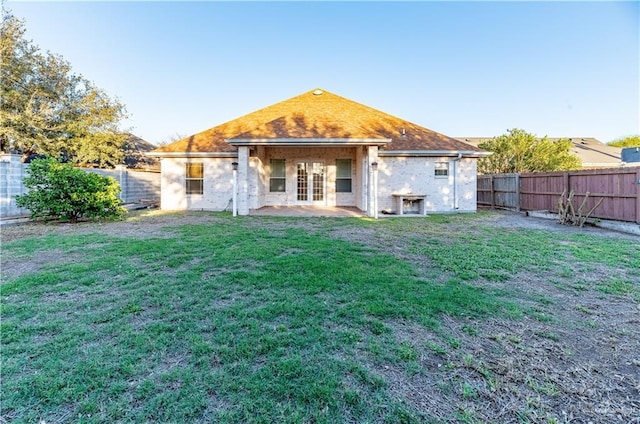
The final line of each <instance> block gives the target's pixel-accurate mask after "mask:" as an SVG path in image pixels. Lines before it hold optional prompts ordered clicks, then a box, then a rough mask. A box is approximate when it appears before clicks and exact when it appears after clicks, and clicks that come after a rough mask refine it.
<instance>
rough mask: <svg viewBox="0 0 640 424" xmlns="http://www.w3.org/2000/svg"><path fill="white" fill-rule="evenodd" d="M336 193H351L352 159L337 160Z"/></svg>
mask: <svg viewBox="0 0 640 424" xmlns="http://www.w3.org/2000/svg"><path fill="white" fill-rule="evenodd" d="M336 192H337V193H351V159H336Z"/></svg>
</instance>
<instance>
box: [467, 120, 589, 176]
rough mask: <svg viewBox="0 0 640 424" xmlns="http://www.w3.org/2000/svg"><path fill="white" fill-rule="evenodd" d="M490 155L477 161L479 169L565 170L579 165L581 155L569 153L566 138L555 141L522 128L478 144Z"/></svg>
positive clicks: (519, 170) (505, 171) (493, 172)
mask: <svg viewBox="0 0 640 424" xmlns="http://www.w3.org/2000/svg"><path fill="white" fill-rule="evenodd" d="M478 147H480V148H482V149H485V150H488V151H491V152H493V155H491V156H489V157H487V158H482V159H480V160H479V161H478V172H480V173H483V174H500V173H511V172H536V171H564V170H570V169H579V168H581V167H582V162H581V161H580V158H578V157H577V156H576V155H574V154H573V153H571V148H572V147H573V145H572V144H571V142H570V141H569V140H567V139H561V140H558V141H550V140H547V137H546V136H545V137H544V138H538V137H536V136H535V135H533V134H529V133H527V132H525V131H524V130H521V129H517V128H514V129H510V130H508V131H507V133H506V134H503V135H501V136H498V137H494V138H493V139H491V140H489V141H486V142H483V143H480V144H478Z"/></svg>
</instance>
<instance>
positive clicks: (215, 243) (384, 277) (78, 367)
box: [0, 213, 640, 423]
mask: <svg viewBox="0 0 640 424" xmlns="http://www.w3.org/2000/svg"><path fill="white" fill-rule="evenodd" d="M158 216H162V215H153V214H151V216H142V215H140V216H134V217H132V218H130V219H129V221H128V222H125V223H112V224H108V223H107V224H80V226H83V227H82V228H83V232H82V233H73V231H71V232H69V233H59V232H56V231H55V230H53V231H48V232H47V234H44V235H41V236H27V237H21V238H18V239H16V240H12V241H9V242H6V243H3V245H2V255H3V257H4V259H3V260H6V261H8V262H22V263H36V264H38V265H37V266H33V267H31V268H29V270H28V271H25V272H24V273H19V275H10V276H7V275H5V273H4V272H3V276H2V278H3V284H2V286H1V295H2V300H1V318H2V321H1V325H2V328H1V334H2V352H1V354H2V357H1V359H2V362H1V366H2V417H3V419H4V420H6V421H11V422H39V421H40V420H45V421H46V422H56V421H57V422H125V421H127V422H129V421H140V422H147V421H151V422H243V423H244V422H250V423H273V422H283V423H301V422H308V423H312V422H313V423H334V422H336V423H337V422H357V423H361V422H390V423H397V422H451V421H454V422H455V421H458V422H518V421H519V422H562V421H560V419H561V418H562V416H561V413H560V410H559V409H558V410H555V409H553V408H551V409H549V408H546V407H545V406H544V405H545V402H544V401H545V400H549V399H551V400H553V399H557V398H558V396H559V395H560V391H561V388H559V387H558V385H557V384H556V383H554V381H546V380H544V379H543V378H541V377H540V375H539V374H535V373H533V372H530V373H529V379H528V380H527V379H526V378H525V377H522V381H518V382H517V384H519V386H518V387H521V389H519V390H521V391H522V393H523V396H522V399H521V400H518V401H517V402H516V405H515V407H514V408H513V410H510V411H509V414H507V415H505V416H503V417H499V416H498V415H497V414H494V415H493V416H491V410H486V409H482V408H481V407H479V406H478V405H479V404H480V403H481V402H484V401H485V400H486V399H488V397H489V396H490V395H491V393H493V394H494V396H495V397H496V398H498V401H499V399H503V400H506V397H505V396H507V394H506V393H507V391H508V390H507V389H508V388H509V384H511V383H512V382H511V381H509V380H508V379H507V377H503V376H502V374H499V373H498V372H497V370H498V368H497V365H495V366H494V365H492V363H491V361H489V360H488V357H484V358H483V357H482V356H480V354H478V353H477V350H474V349H475V347H474V346H476V345H474V343H476V342H477V343H485V342H484V340H487V341H486V343H494V344H495V343H498V342H501V343H502V342H503V341H502V340H501V341H496V339H495V338H491V337H494V336H496V335H495V334H493V333H491V334H489V333H490V332H488V331H489V330H487V328H488V327H486V326H487V325H488V324H489V323H496V322H501V323H513V325H514V326H521V325H528V323H529V322H531V323H534V324H532V325H535V328H536V329H537V330H536V331H538V333H535V332H534V333H532V334H530V336H531V337H532V340H533V339H535V340H545V342H548V343H558V342H559V341H560V340H558V339H560V337H559V336H558V334H559V332H561V331H564V330H567V332H568V333H570V332H575V331H590V329H589V328H585V327H581V326H580V320H579V319H575V320H573V318H575V316H574V315H571V316H570V317H569V318H572V319H569V318H567V317H564V315H561V314H560V312H559V309H561V308H559V307H558V305H559V302H561V300H558V298H556V296H557V295H558V294H560V295H562V296H564V295H566V296H568V297H570V298H571V299H573V300H572V303H571V304H572V305H574V308H573V309H572V310H573V311H574V313H575V314H586V313H587V312H585V311H591V309H592V304H591V303H589V299H591V300H593V299H596V300H597V299H601V300H602V301H604V302H613V303H614V304H615V305H623V306H620V307H626V306H624V305H628V307H629V310H631V311H633V310H634V308H636V307H637V303H638V301H640V283H639V281H640V265H639V260H638V258H640V245H639V244H638V243H633V242H631V241H629V239H625V238H606V237H600V236H597V235H593V234H585V233H582V232H579V231H575V232H565V233H560V234H559V233H553V232H550V231H545V230H539V229H518V228H501V227H496V226H493V225H491V224H490V222H489V223H487V222H488V221H487V219H486V218H487V215H486V214H483V213H481V214H478V215H458V216H429V217H426V218H412V219H386V220H385V219H383V220H379V221H377V222H376V221H371V220H367V219H350V218H340V219H327V218H324V219H320V218H318V219H310V218H277V217H237V218H231V217H230V216H229V215H226V214H205V213H203V214H200V215H199V217H200V218H202V221H203V222H189V223H183V222H182V221H181V219H180V216H176V217H174V219H169V220H168V221H166V222H165V223H162V224H159V223H157V221H156V220H157V219H158ZM127 225H130V226H134V225H135V226H149V231H148V232H145V233H144V234H142V235H140V234H137V235H135V236H132V235H129V234H127V233H126V231H124V232H122V231H120V230H119V229H126V228H127V227H126V226H127ZM92 226H95V228H96V230H95V231H93V230H91V229H92V228H93V227H92ZM48 227H51V226H48ZM523 281H525V282H527V283H522V282H523ZM533 285H538V286H540V287H542V289H540V290H531V287H533ZM544 288H549V289H548V290H547V289H544ZM582 296H584V297H582ZM576 305H577V306H576ZM579 307H582V309H579ZM636 311H637V308H636ZM576 316H577V315H576ZM565 318H566V319H565ZM596 324H597V323H596ZM572 326H576V327H575V328H578V330H576V329H575V328H574V327H572ZM455 329H459V331H455ZM591 330H593V329H591ZM509 337H512V338H509ZM518 338H520V340H518ZM554 338H555V340H554ZM503 339H504V343H510V344H505V345H504V346H507V345H508V346H511V345H513V346H516V345H518V346H525V345H527V343H528V342H529V340H528V339H527V337H525V336H522V335H519V336H518V335H513V334H512V335H509V334H506V333H505V334H504V335H503ZM492 346H494V345H492ZM495 346H503V345H497V344H496V345H495ZM518 346H516V347H514V349H515V348H517V347H518ZM532 346H533V345H532ZM496 349H498V350H499V348H496ZM505 349H506V348H505ZM503 350H504V349H503ZM501 352H502V351H501ZM501 352H498V351H496V352H494V353H493V354H494V355H500V354H501ZM502 353H504V352H502ZM496 357H498V356H496ZM639 365H640V364H639ZM633 370H636V369H635V368H633ZM463 371H464V372H463ZM636 372H637V370H636ZM523 375H524V374H523ZM514 384H515V383H514ZM425 385H427V386H425ZM421 387H422V389H421ZM625 387H626V386H625ZM411 388H413V389H415V390H413V389H411ZM503 389H504V393H503ZM420 390H422V391H423V392H429V393H434V395H433V396H436V395H435V394H437V396H439V398H442V399H446V400H447V402H448V404H447V405H443V406H442V408H441V409H437V408H433V405H431V404H430V402H429V399H428V398H429V396H431V395H423V397H422V398H420V396H419V395H418V394H417V393H421V392H420ZM525 392H526V393H525ZM531 393H533V394H535V395H537V396H538V398H539V399H540V402H539V403H538V404H536V403H530V402H528V401H526V400H525V398H526V396H525V394H531ZM517 399H520V397H518V398H517ZM498 401H496V402H498ZM498 403H499V402H498ZM498 409H499V408H497V409H496V410H498ZM540 418H544V420H546V421H540V420H539V419H540ZM553 420H558V421H553ZM0 421H1V420H0Z"/></svg>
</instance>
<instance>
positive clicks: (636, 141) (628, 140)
mask: <svg viewBox="0 0 640 424" xmlns="http://www.w3.org/2000/svg"><path fill="white" fill-rule="evenodd" d="M607 144H608V145H609V146H613V147H640V135H630V136H628V137H621V138H619V139H617V140H613V141H612V142H610V143H607Z"/></svg>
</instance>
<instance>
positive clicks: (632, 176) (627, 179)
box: [478, 167, 640, 224]
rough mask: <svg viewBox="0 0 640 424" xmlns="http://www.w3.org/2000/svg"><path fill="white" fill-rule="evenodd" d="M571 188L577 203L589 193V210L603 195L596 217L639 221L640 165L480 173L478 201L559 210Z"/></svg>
mask: <svg viewBox="0 0 640 424" xmlns="http://www.w3.org/2000/svg"><path fill="white" fill-rule="evenodd" d="M571 191H573V192H574V197H573V198H574V204H576V205H580V204H581V203H582V201H583V200H584V198H585V196H586V193H589V198H588V199H587V202H586V205H585V208H586V209H587V210H589V209H590V208H591V207H593V206H595V204H596V203H597V202H598V201H599V200H600V199H601V198H602V199H604V200H603V201H602V204H601V205H600V206H598V208H596V210H595V211H594V212H593V214H592V217H593V218H600V219H611V220H615V221H625V222H635V223H638V224H640V167H623V168H607V169H589V170H584V171H564V172H536V173H527V174H492V175H478V205H482V206H490V207H493V208H495V207H500V208H506V209H513V210H525V211H534V210H544V211H550V212H557V211H558V200H559V199H560V197H561V196H562V193H563V192H565V193H566V194H568V193H570V192H571Z"/></svg>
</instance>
